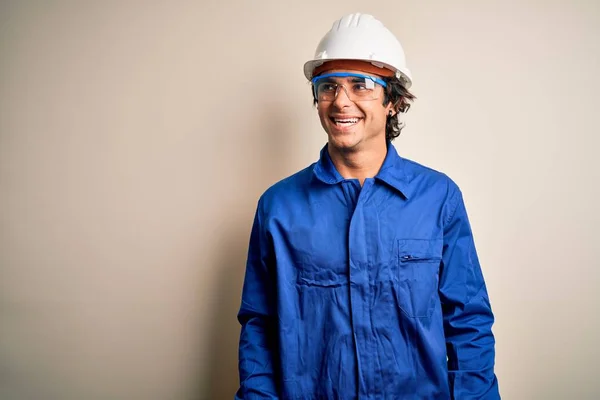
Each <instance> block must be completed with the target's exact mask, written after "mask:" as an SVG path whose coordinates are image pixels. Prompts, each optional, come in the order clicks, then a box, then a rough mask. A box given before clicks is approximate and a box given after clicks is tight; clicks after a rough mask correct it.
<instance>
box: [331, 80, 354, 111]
mask: <svg viewBox="0 0 600 400" xmlns="http://www.w3.org/2000/svg"><path fill="white" fill-rule="evenodd" d="M333 104H334V105H335V106H336V107H337V108H344V107H348V106H350V105H351V104H352V100H350V97H349V96H348V91H347V90H346V87H345V86H344V85H339V86H338V87H337V90H336V91H335V98H334V100H333Z"/></svg>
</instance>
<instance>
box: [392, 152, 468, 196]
mask: <svg viewBox="0 0 600 400" xmlns="http://www.w3.org/2000/svg"><path fill="white" fill-rule="evenodd" d="M401 159H402V163H403V164H402V165H403V169H404V173H405V175H406V178H407V180H409V181H410V182H411V184H413V185H416V186H419V187H421V188H425V187H428V188H433V189H438V190H445V191H446V193H447V195H448V196H449V197H453V196H455V195H456V194H458V193H460V188H459V186H458V184H457V183H456V182H455V181H454V180H453V179H452V178H450V177H449V176H448V175H446V173H444V172H441V171H438V170H435V169H433V168H431V167H428V166H425V165H423V164H420V163H418V162H416V161H413V160H410V159H408V158H403V157H402V158H401Z"/></svg>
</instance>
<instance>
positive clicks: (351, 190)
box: [236, 14, 500, 400]
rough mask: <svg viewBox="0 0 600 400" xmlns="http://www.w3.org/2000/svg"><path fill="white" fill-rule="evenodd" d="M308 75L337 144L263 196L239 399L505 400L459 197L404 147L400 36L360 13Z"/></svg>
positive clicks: (250, 270)
mask: <svg viewBox="0 0 600 400" xmlns="http://www.w3.org/2000/svg"><path fill="white" fill-rule="evenodd" d="M304 73H305V75H306V77H307V78H308V79H309V80H311V82H312V88H313V96H314V101H315V104H316V107H317V109H318V113H319V118H320V119H321V124H322V126H323V128H324V130H325V132H326V133H327V138H328V140H327V145H326V146H325V147H324V148H323V150H322V151H321V155H320V159H319V160H318V161H317V162H316V163H314V164H312V165H311V166H309V167H308V168H306V169H304V170H302V171H300V172H298V173H296V174H294V175H292V176H291V177H289V178H287V179H284V180H282V181H280V182H278V183H277V184H275V185H274V186H272V187H271V188H269V189H268V190H267V191H266V192H265V193H264V194H263V196H261V198H260V200H259V202H258V208H257V211H256V216H255V219H254V225H253V228H252V233H251V237H250V248H249V252H248V261H247V266H246V276H245V281H244V288H243V293H242V302H241V307H240V311H239V314H238V319H239V321H240V323H241V325H242V331H241V337H240V348H239V370H240V388H239V390H238V392H237V394H236V399H246V400H251V399H356V398H360V399H461V400H462V399H499V398H500V396H499V393H498V383H497V380H496V377H495V374H494V337H493V334H492V332H491V327H492V323H493V320H494V318H493V315H492V311H491V308H490V304H489V300H488V295H487V291H486V287H485V283H484V279H483V276H482V272H481V268H480V265H479V262H478V259H477V254H476V251H475V247H474V242H473V238H472V234H471V229H470V226H469V221H468V218H467V213H466V211H465V206H464V203H463V199H462V195H461V192H460V190H459V188H458V187H457V186H456V184H455V183H454V182H453V181H451V180H450V179H449V178H448V177H447V176H445V175H444V174H441V173H439V172H436V171H433V170H431V169H429V168H426V167H424V166H421V165H419V164H417V163H414V162H412V161H409V160H407V159H404V158H402V157H400V156H399V155H398V154H397V152H396V150H395V148H394V146H393V145H392V144H391V140H392V139H394V138H395V137H396V136H398V134H399V133H400V128H401V127H400V126H399V123H398V113H402V112H405V111H406V110H407V109H408V105H409V103H408V102H409V101H410V100H412V99H413V95H412V94H410V92H409V91H408V88H409V87H410V84H411V76H410V72H409V70H408V69H407V68H406V64H405V57H404V52H403V50H402V47H401V45H400V43H399V42H398V41H397V39H396V38H395V37H394V36H393V35H392V34H391V33H390V32H389V31H388V30H387V29H386V28H385V27H384V26H383V25H382V24H381V23H380V22H379V21H377V20H376V19H374V18H373V17H372V16H370V15H364V14H352V15H348V16H345V17H343V18H341V19H340V20H338V21H336V22H335V23H334V25H333V27H332V29H331V30H330V31H329V32H328V33H327V34H326V35H325V37H324V38H323V39H322V40H321V42H320V44H319V46H318V47H317V51H316V55H315V59H314V60H311V61H309V62H307V63H306V64H305V66H304Z"/></svg>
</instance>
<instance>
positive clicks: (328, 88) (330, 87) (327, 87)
mask: <svg viewBox="0 0 600 400" xmlns="http://www.w3.org/2000/svg"><path fill="white" fill-rule="evenodd" d="M336 86H337V85H336V84H335V83H329V82H323V83H322V84H321V85H320V86H319V90H320V91H321V92H335V89H336Z"/></svg>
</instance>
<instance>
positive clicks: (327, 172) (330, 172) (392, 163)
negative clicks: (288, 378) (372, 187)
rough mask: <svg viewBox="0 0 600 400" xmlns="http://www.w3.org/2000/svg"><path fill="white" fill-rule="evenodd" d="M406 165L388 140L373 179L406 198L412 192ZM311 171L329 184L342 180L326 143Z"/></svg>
mask: <svg viewBox="0 0 600 400" xmlns="http://www.w3.org/2000/svg"><path fill="white" fill-rule="evenodd" d="M406 167H407V163H406V160H404V159H403V158H402V157H400V156H399V155H398V152H397V151H396V148H395V147H394V145H393V144H391V143H390V142H389V141H388V142H387V154H386V156H385V159H384V160H383V164H382V165H381V169H380V170H379V172H378V173H377V175H376V176H375V179H376V180H380V181H382V182H384V183H385V184H387V185H389V186H391V187H392V188H394V189H396V190H397V191H399V192H400V193H401V194H402V195H403V196H404V197H405V198H407V199H408V198H409V197H410V195H411V194H412V190H411V185H410V176H409V175H408V173H407V171H406ZM313 173H314V175H315V177H316V178H317V179H318V180H320V181H321V182H323V183H326V184H329V185H333V184H336V183H340V182H342V181H343V180H344V177H343V176H341V175H340V173H339V172H338V170H337V169H336V168H335V165H334V164H333V161H331V157H330V156H329V152H328V151H327V145H325V146H323V148H322V149H321V155H320V157H319V161H317V162H316V163H315V166H314V168H313Z"/></svg>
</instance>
